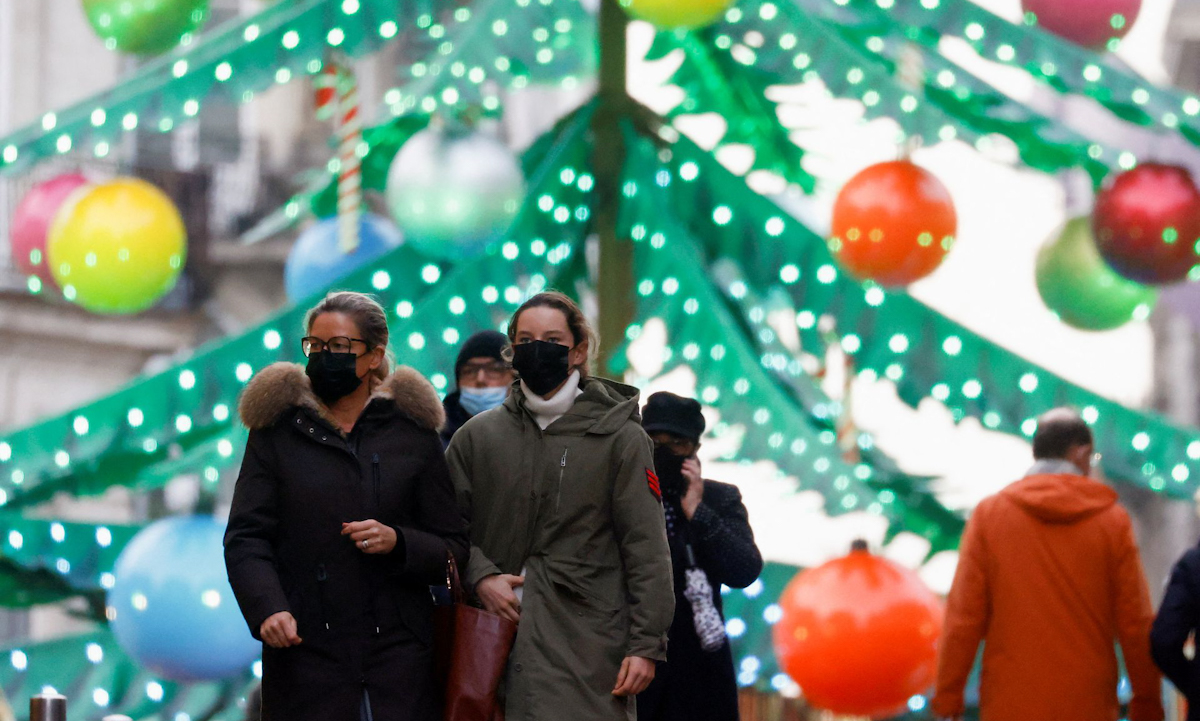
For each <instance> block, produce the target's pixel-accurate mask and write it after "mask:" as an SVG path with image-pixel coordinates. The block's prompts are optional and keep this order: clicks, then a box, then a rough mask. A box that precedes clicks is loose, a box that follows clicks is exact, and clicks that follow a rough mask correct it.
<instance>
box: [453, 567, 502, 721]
mask: <svg viewBox="0 0 1200 721" xmlns="http://www.w3.org/2000/svg"><path fill="white" fill-rule="evenodd" d="M446 587H447V588H449V589H450V593H451V595H452V596H453V598H454V604H453V605H450V606H438V607H437V609H436V613H435V618H434V628H435V633H436V636H435V645H434V661H435V663H436V669H437V673H438V678H439V679H440V680H441V681H442V683H443V684H444V685H445V697H444V698H445V712H444V713H443V715H442V718H443V719H445V721H504V708H503V706H502V705H501V704H499V703H497V699H496V692H497V690H498V689H499V687H500V681H501V679H503V677H504V669H505V667H506V666H507V665H508V654H509V652H511V651H512V646H513V640H514V639H515V638H516V636H517V624H515V623H513V622H512V621H509V620H508V619H506V618H501V617H500V616H497V615H496V614H494V613H489V612H487V611H485V610H483V609H482V608H476V607H474V606H472V605H470V604H469V603H467V599H466V592H465V591H464V590H463V586H462V581H461V580H460V579H459V576H458V564H457V563H455V562H454V557H453V556H449V560H448V561H447V563H446Z"/></svg>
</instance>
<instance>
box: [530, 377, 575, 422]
mask: <svg viewBox="0 0 1200 721" xmlns="http://www.w3.org/2000/svg"><path fill="white" fill-rule="evenodd" d="M579 381H580V377H579V371H572V372H571V375H570V376H568V377H567V382H566V383H565V384H564V385H563V387H562V388H560V389H558V393H555V394H554V397H553V398H550V399H546V398H542V397H541V396H539V395H537V394H536V393H534V392H533V391H531V390H529V386H527V385H525V381H521V390H522V391H523V392H524V393H525V407H526V408H528V409H529V410H530V412H532V413H533V417H534V420H536V421H537V424H538V426H539V427H540V428H541V429H542V430H543V431H544V430H546V428H547V427H548V426H549V425H550V424H551V423H553V422H554V421H557V420H558V419H559V418H562V417H563V416H564V415H566V413H567V411H569V410H571V406H573V405H575V399H576V398H578V397H579V396H581V395H583V391H582V390H580V388H579Z"/></svg>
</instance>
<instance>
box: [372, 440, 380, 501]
mask: <svg viewBox="0 0 1200 721" xmlns="http://www.w3.org/2000/svg"><path fill="white" fill-rule="evenodd" d="M371 477H372V478H373V480H374V482H375V513H376V514H378V513H379V512H380V510H379V454H378V453H376V454H374V455H373V456H371Z"/></svg>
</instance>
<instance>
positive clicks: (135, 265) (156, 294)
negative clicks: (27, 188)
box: [46, 178, 187, 314]
mask: <svg viewBox="0 0 1200 721" xmlns="http://www.w3.org/2000/svg"><path fill="white" fill-rule="evenodd" d="M46 252H47V256H48V258H49V261H50V270H51V271H52V272H53V273H54V278H55V280H57V281H58V285H59V287H60V288H62V291H63V296H64V297H66V298H67V300H70V301H73V302H75V303H77V304H79V305H81V306H83V307H84V308H86V309H88V310H90V311H92V312H93V313H113V314H116V313H136V312H138V311H141V310H145V309H146V308H149V307H150V306H152V305H154V303H155V302H156V301H158V299H159V298H162V297H163V295H165V294H166V293H167V292H168V291H170V290H171V288H173V287H174V286H175V281H176V280H178V279H179V273H180V271H181V270H182V268H183V263H184V260H185V258H186V256H187V232H186V231H185V229H184V227H183V219H182V218H181V217H180V216H179V211H178V210H177V209H176V208H175V204H174V203H173V202H171V199H170V198H169V197H167V195H166V194H165V193H163V192H162V191H161V190H159V189H158V188H156V187H154V186H153V185H151V184H150V183H147V182H146V181H144V180H138V179H137V178H118V179H116V180H113V181H111V182H107V183H100V184H98V185H91V186H87V187H85V188H81V189H80V190H79V191H78V192H77V193H76V194H75V195H74V196H73V197H72V198H70V199H69V200H68V201H67V202H66V203H64V204H63V207H62V209H61V210H59V212H58V215H57V216H55V219H54V224H53V225H52V226H51V228H50V235H49V238H48V240H47V242H46Z"/></svg>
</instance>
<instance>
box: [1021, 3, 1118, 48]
mask: <svg viewBox="0 0 1200 721" xmlns="http://www.w3.org/2000/svg"><path fill="white" fill-rule="evenodd" d="M1021 7H1022V8H1023V9H1024V10H1025V12H1026V13H1032V14H1033V15H1035V16H1037V23H1038V25H1040V26H1041V27H1042V28H1043V29H1045V30H1048V31H1050V32H1052V33H1054V34H1055V35H1058V36H1059V37H1061V38H1065V39H1067V40H1070V41H1071V42H1073V43H1077V44H1079V45H1082V46H1084V47H1088V48H1092V49H1094V50H1104V49H1106V48H1107V46H1108V41H1109V40H1112V39H1118V40H1119V39H1121V38H1123V37H1125V34H1126V33H1128V32H1129V29H1130V28H1131V27H1133V23H1134V21H1136V20H1137V16H1138V13H1139V12H1141V9H1142V0H1021Z"/></svg>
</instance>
